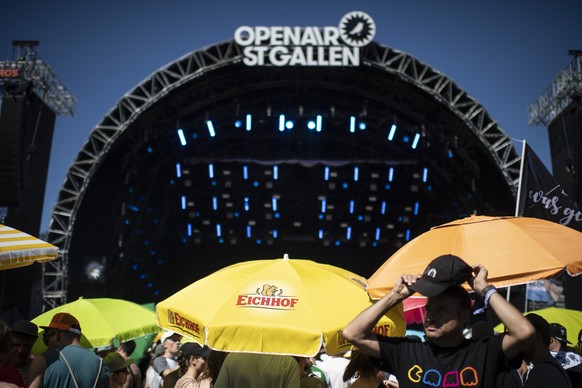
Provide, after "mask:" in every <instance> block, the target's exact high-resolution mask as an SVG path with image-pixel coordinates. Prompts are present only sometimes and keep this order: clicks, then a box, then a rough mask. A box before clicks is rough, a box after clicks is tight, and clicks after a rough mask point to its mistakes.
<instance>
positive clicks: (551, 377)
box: [522, 313, 572, 388]
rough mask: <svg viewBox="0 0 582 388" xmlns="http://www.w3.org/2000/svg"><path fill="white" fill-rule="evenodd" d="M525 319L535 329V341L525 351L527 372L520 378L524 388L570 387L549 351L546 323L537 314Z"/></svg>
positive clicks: (549, 336) (563, 371) (548, 332)
mask: <svg viewBox="0 0 582 388" xmlns="http://www.w3.org/2000/svg"><path fill="white" fill-rule="evenodd" d="M526 319H527V320H528V321H529V322H530V323H531V324H532V325H533V327H534V328H535V341H534V343H533V344H531V346H529V347H528V348H526V349H525V354H524V360H525V361H526V362H527V364H528V365H527V370H526V371H525V373H524V375H523V376H522V380H523V386H524V388H542V387H543V388H545V387H560V388H569V387H572V383H571V381H570V378H569V377H568V374H567V373H566V371H565V370H564V368H562V366H561V365H560V363H559V362H558V361H557V360H556V359H555V358H554V357H552V355H551V354H550V350H549V345H550V340H551V338H552V333H551V328H550V324H549V323H548V321H546V320H545V319H544V318H543V317H541V316H539V315H538V314H533V313H530V314H527V315H526Z"/></svg>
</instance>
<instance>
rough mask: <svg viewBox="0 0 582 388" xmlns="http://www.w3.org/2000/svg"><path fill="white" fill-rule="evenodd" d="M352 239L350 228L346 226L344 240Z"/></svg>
mask: <svg viewBox="0 0 582 388" xmlns="http://www.w3.org/2000/svg"><path fill="white" fill-rule="evenodd" d="M351 238H352V227H351V226H348V227H347V229H346V240H349V239H351Z"/></svg>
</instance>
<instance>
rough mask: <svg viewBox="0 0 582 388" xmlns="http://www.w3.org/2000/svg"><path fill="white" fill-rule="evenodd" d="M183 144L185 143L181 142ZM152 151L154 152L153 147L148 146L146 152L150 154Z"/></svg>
mask: <svg viewBox="0 0 582 388" xmlns="http://www.w3.org/2000/svg"><path fill="white" fill-rule="evenodd" d="M182 145H185V144H182ZM152 152H154V149H153V148H152V147H148V154H151V153H152Z"/></svg>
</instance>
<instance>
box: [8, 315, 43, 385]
mask: <svg viewBox="0 0 582 388" xmlns="http://www.w3.org/2000/svg"><path fill="white" fill-rule="evenodd" d="M11 329H12V349H11V352H10V365H12V366H13V367H15V368H16V369H18V370H19V371H20V374H21V375H22V379H23V380H24V381H25V382H26V379H27V376H28V368H29V367H30V364H31V363H32V359H33V356H32V346H33V345H34V343H35V342H36V339H37V338H38V326H36V325H35V324H34V323H32V322H30V321H27V320H21V321H18V322H16V323H15V324H14V325H12V328H11Z"/></svg>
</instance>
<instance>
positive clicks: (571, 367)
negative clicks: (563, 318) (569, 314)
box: [548, 323, 582, 386]
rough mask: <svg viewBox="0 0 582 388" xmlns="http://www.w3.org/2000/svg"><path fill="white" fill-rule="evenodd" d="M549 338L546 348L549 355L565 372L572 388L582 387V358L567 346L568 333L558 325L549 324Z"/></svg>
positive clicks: (568, 342)
mask: <svg viewBox="0 0 582 388" xmlns="http://www.w3.org/2000/svg"><path fill="white" fill-rule="evenodd" d="M549 325H550V333H551V337H550V340H549V344H548V348H549V349H550V354H551V355H552V356H553V357H554V358H555V359H556V360H558V362H559V363H560V365H562V368H564V369H565V370H566V372H567V373H568V375H569V376H570V379H571V380H572V383H573V384H574V386H581V385H582V356H581V355H579V354H577V353H575V352H573V351H572V350H571V348H570V347H569V346H568V344H571V342H570V341H568V332H567V331H566V328H565V327H564V326H562V325H561V324H559V323H550V324H549Z"/></svg>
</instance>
